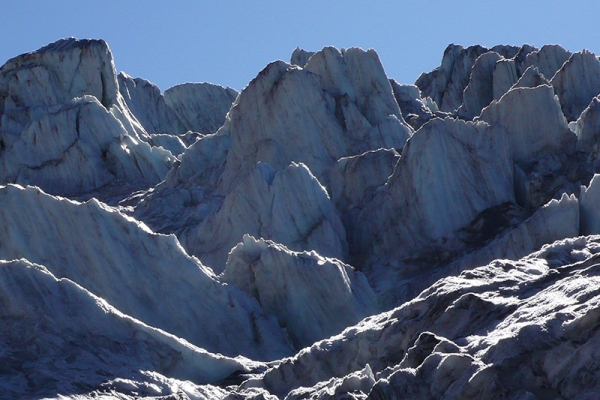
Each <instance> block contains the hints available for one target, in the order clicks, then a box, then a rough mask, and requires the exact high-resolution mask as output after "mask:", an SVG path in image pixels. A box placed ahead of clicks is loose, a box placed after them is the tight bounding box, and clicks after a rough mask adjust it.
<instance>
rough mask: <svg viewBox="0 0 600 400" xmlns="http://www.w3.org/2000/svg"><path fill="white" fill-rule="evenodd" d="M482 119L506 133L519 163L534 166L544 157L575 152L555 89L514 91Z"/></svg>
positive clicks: (487, 111)
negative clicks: (535, 161) (536, 160)
mask: <svg viewBox="0 0 600 400" xmlns="http://www.w3.org/2000/svg"><path fill="white" fill-rule="evenodd" d="M479 119H481V120H483V121H486V122H487V123H489V124H490V125H491V126H492V128H493V129H501V130H506V132H507V133H508V137H509V140H510V142H511V147H512V151H513V156H514V159H515V161H516V162H518V163H526V162H533V161H534V160H535V159H537V158H539V157H541V156H542V155H543V154H546V153H549V152H552V151H557V150H559V149H561V150H563V151H567V152H568V151H573V147H574V142H575V135H574V134H573V133H572V132H571V131H570V130H569V128H568V126H567V121H566V120H565V117H564V115H563V114H562V111H561V109H560V104H559V102H558V98H557V97H556V96H555V95H554V90H553V89H552V87H551V86H548V85H541V86H538V87H535V88H514V89H511V90H509V91H508V92H507V93H506V94H505V95H504V96H502V97H501V98H500V100H494V101H493V102H492V103H491V104H490V105H489V106H488V107H486V108H484V109H483V110H482V112H481V115H480V116H479Z"/></svg>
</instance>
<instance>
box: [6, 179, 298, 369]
mask: <svg viewBox="0 0 600 400" xmlns="http://www.w3.org/2000/svg"><path fill="white" fill-rule="evenodd" d="M0 198H1V199H2V200H1V202H2V204H3V207H2V209H1V210H0V221H1V222H0V226H2V227H5V228H4V229H2V230H1V231H0V238H1V239H0V242H1V243H3V245H2V247H0V259H5V260H11V259H18V258H26V259H27V260H29V261H31V262H34V263H39V264H42V265H44V266H45V267H46V268H48V270H49V271H51V272H52V274H54V275H55V276H57V277H58V278H63V277H64V278H68V279H70V280H72V281H74V282H76V283H77V284H79V285H81V286H83V287H85V288H86V289H87V290H89V291H90V292H92V293H93V294H95V295H97V296H100V297H102V298H103V299H105V300H106V301H108V302H109V303H110V304H111V305H113V306H115V307H116V308H117V309H119V310H120V311H122V312H124V313H125V314H128V315H131V316H132V317H134V318H137V319H139V320H140V321H143V322H144V323H146V324H149V325H151V326H154V327H157V328H160V329H163V330H165V331H168V332H171V333H173V334H176V335H177V336H179V337H181V338H185V339H186V340H188V341H189V342H191V343H193V344H196V345H198V346H201V347H203V348H205V349H207V350H209V351H214V352H221V353H223V354H229V355H237V354H245V355H248V356H250V357H253V358H256V359H273V358H277V357H280V356H283V355H287V354H288V352H289V349H288V347H287V345H286V342H285V339H284V336H283V334H282V333H281V331H280V330H279V328H278V326H277V324H276V323H275V322H274V321H272V320H271V319H269V317H268V316H266V315H265V314H264V313H262V312H261V310H260V308H259V306H258V304H257V303H256V302H255V301H253V300H250V299H249V298H247V297H246V296H245V295H244V294H243V293H241V292H240V291H238V290H237V289H235V288H232V287H230V286H225V285H223V284H221V283H220V282H219V281H218V280H217V279H216V278H215V276H214V274H213V273H212V271H211V270H210V269H209V268H207V267H205V266H204V265H202V264H201V263H200V262H198V260H197V259H194V258H192V257H190V256H188V255H187V254H186V253H185V251H184V250H183V248H182V247H181V245H180V244H179V242H178V240H177V239H176V238H175V237H174V236H173V235H170V236H165V235H158V234H155V233H153V232H151V231H150V230H149V229H148V228H147V227H146V226H145V225H144V224H143V223H140V222H138V221H136V220H133V219H131V218H128V217H125V216H124V215H122V214H121V213H119V212H118V211H116V210H115V209H113V208H111V207H108V206H106V205H104V204H102V203H100V202H98V201H97V200H95V199H93V200H90V201H89V202H86V203H76V202H72V201H69V200H66V199H60V198H55V197H52V196H49V195H47V194H45V193H43V192H41V191H40V190H38V189H36V188H32V187H28V188H23V187H19V186H14V185H8V186H3V187H0ZM6 227H10V229H6ZM31 243H36V246H31ZM83 266H85V267H83ZM158 293H160V294H161V296H160V297H157V294H158ZM215 315H219V316H220V317H219V319H215V318H214V316H215ZM207 318H211V319H212V320H213V321H214V322H213V324H210V325H207V324H204V323H203V321H204V320H206V319H207ZM221 324H224V325H228V326H231V324H234V325H236V326H237V328H235V331H236V332H237V334H236V335H227V336H223V335H221V329H220V327H219V326H220V325H221ZM253 332H254V333H253ZM263 335H264V337H263ZM255 340H265V341H269V342H270V343H269V345H268V346H266V345H263V346H260V345H258V346H257V345H255V344H254V343H255Z"/></svg>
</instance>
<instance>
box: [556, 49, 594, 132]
mask: <svg viewBox="0 0 600 400" xmlns="http://www.w3.org/2000/svg"><path fill="white" fill-rule="evenodd" d="M551 83H552V86H554V90H555V92H556V94H557V95H558V97H559V99H560V105H561V107H562V110H563V112H564V114H565V117H567V119H568V120H569V121H575V120H577V118H579V116H580V115H581V112H582V111H583V110H584V109H585V108H586V107H587V106H588V104H590V101H592V99H593V98H594V97H596V96H598V94H600V61H599V60H598V58H597V57H596V55H594V53H591V52H589V51H587V50H583V51H582V52H579V53H574V54H573V55H571V57H570V58H569V60H568V61H567V62H565V63H564V64H563V65H562V67H561V68H560V70H558V71H557V72H556V74H555V75H554V77H553V78H552V80H551Z"/></svg>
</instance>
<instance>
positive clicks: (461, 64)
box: [0, 38, 600, 400]
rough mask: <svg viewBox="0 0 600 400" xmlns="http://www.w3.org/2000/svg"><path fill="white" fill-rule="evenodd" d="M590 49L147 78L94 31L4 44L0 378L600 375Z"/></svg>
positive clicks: (258, 380)
mask: <svg viewBox="0 0 600 400" xmlns="http://www.w3.org/2000/svg"><path fill="white" fill-rule="evenodd" d="M599 65H600V64H599V61H598V59H597V58H596V57H595V56H594V55H593V54H592V53H590V52H588V51H582V52H579V53H573V54H571V53H569V52H568V51H566V50H564V49H563V48H561V47H560V46H556V45H549V46H544V47H542V48H540V49H539V50H538V49H536V48H534V47H533V46H530V45H523V46H521V47H514V46H505V45H501V46H495V47H492V48H486V47H482V46H471V47H468V48H465V47H462V46H458V45H450V46H449V47H448V48H447V49H446V52H445V53H444V56H443V58H442V63H441V65H440V67H439V68H437V69H435V70H434V71H432V72H430V73H424V74H422V75H421V77H420V78H419V79H418V80H417V82H416V83H415V85H409V84H401V83H398V82H396V81H395V80H393V79H390V78H389V77H387V76H386V74H385V70H384V67H383V65H382V64H381V61H380V59H379V56H378V55H377V53H376V52H375V51H374V50H372V49H369V50H363V49H360V48H348V49H339V50H338V49H336V48H333V47H326V48H324V49H321V50H318V51H307V50H302V49H299V48H297V49H296V50H294V52H293V54H292V56H291V60H290V63H289V64H288V63H286V62H283V61H274V62H272V63H270V64H269V65H267V66H266V67H265V68H264V69H263V70H262V71H261V72H259V73H258V75H257V76H256V78H255V79H253V80H252V81H251V82H250V83H249V84H248V85H247V86H246V87H245V88H244V89H243V90H242V92H240V93H237V92H235V91H234V90H232V89H230V88H224V87H220V86H216V85H212V84H209V83H186V84H182V85H178V86H176V87H174V88H171V89H168V90H166V91H165V92H164V94H163V93H161V91H160V89H159V88H158V87H156V86H155V85H153V84H152V83H151V82H148V81H146V80H144V79H141V78H133V77H131V76H129V75H127V74H125V73H120V74H119V75H117V73H116V69H115V66H114V61H113V59H112V54H111V52H110V49H109V48H108V45H107V44H106V43H105V42H103V41H101V40H77V39H74V38H71V39H62V40H59V41H57V42H55V43H52V44H50V45H48V46H46V47H44V48H42V49H39V50H37V51H34V52H32V53H28V54H24V55H21V56H18V57H15V58H14V59H11V60H9V61H8V62H7V63H6V64H5V65H4V66H3V67H2V68H0V320H2V324H0V398H68V399H80V400H83V399H90V398H105V399H109V398H120V399H127V400H129V399H140V398H141V399H157V398H164V399H188V398H189V399H257V398H265V399H276V398H289V399H295V398H315V399H325V398H357V399H363V398H395V397H397V396H399V395H402V396H405V397H414V398H446V399H469V398H595V397H596V394H597V393H598V391H599V390H600V380H598V379H597V371H598V369H599V368H600V365H598V361H597V360H598V359H600V354H599V353H598V350H597V349H598V348H600V347H599V346H598V344H600V336H599V335H598V334H597V329H596V327H597V325H598V319H599V318H600V313H598V309H599V305H600V291H599V290H598V287H599V284H600V281H599V279H600V278H599V277H598V271H599V270H598V268H597V266H598V259H599V256H598V254H600V236H594V234H596V233H599V232H598V230H599V229H600V228H599V226H600V225H599V222H598V220H599V217H598V215H599V213H598V204H599V202H598V199H597V197H598V194H597V192H598V186H599V184H598V181H599V178H597V175H598V173H599V166H600V162H599V154H600V150H599V145H598V137H597V136H598V135H597V132H596V131H597V129H596V126H597V125H598V122H597V121H596V120H597V117H596V115H597V114H598V113H597V112H596V108H597V106H598V104H599V101H598V99H599V95H598V93H599V92H600V86H599V85H598V82H600V80H599V79H598V77H599V76H600V75H599V73H600V69H599V68H598V66H599ZM568 123H569V124H568ZM28 185H35V186H28ZM61 196H62V197H61ZM579 235H584V236H579Z"/></svg>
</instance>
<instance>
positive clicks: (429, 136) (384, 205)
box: [357, 118, 513, 259]
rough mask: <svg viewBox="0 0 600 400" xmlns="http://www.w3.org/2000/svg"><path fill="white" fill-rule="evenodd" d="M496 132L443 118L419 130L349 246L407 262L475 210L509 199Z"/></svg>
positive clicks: (507, 157)
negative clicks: (356, 238) (356, 241)
mask: <svg viewBox="0 0 600 400" xmlns="http://www.w3.org/2000/svg"><path fill="white" fill-rule="evenodd" d="M501 133H502V132H501V131H498V132H493V131H492V129H490V127H489V126H488V125H487V124H486V123H482V122H478V123H472V122H463V121H460V120H454V119H450V118H447V119H444V120H441V119H434V120H432V121H430V122H429V123H427V124H426V125H424V126H423V127H422V128H421V129H420V130H418V131H417V132H416V133H415V134H414V135H413V136H412V138H411V139H410V140H409V141H408V143H407V145H406V147H405V149H404V150H403V152H402V157H401V158H400V160H399V162H398V164H397V165H396V167H395V169H394V174H393V175H392V176H391V177H390V179H389V180H388V182H387V183H386V185H385V187H384V188H383V189H382V190H381V191H380V192H379V193H377V195H376V196H375V198H374V200H373V202H372V203H370V204H368V205H367V206H366V207H365V208H364V209H363V210H362V212H361V216H360V219H359V221H360V224H362V228H361V232H360V233H359V235H360V236H359V239H358V240H359V243H357V245H358V246H361V248H371V249H373V255H375V256H376V257H378V258H380V259H381V258H382V257H385V258H394V257H399V258H402V257H407V256H414V255H416V254H419V252H420V251H422V249H423V248H424V247H425V246H426V245H427V244H428V243H430V242H431V241H434V240H438V239H442V238H443V237H445V236H449V235H450V234H452V233H453V232H454V231H456V230H458V229H460V228H462V227H464V226H465V225H467V224H468V223H469V222H471V221H472V220H473V219H474V218H475V217H476V216H477V214H479V213H480V212H482V211H483V210H485V209H487V208H489V207H492V206H496V205H499V204H502V203H504V202H508V201H512V200H513V190H512V187H513V167H512V162H511V161H512V157H511V151H510V147H509V143H508V140H507V137H506V135H502V134H501ZM467 188H468V189H467Z"/></svg>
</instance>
